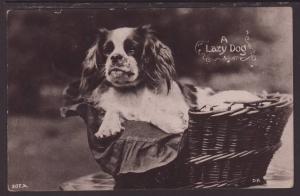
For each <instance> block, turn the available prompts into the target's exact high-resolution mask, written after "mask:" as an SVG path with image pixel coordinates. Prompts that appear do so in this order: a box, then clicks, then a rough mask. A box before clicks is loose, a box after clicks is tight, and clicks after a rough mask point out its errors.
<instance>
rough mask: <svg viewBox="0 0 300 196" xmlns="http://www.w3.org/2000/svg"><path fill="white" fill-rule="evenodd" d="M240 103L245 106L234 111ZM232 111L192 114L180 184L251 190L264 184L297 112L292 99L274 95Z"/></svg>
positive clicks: (282, 95)
mask: <svg viewBox="0 0 300 196" xmlns="http://www.w3.org/2000/svg"><path fill="white" fill-rule="evenodd" d="M234 104H242V105H243V107H240V108H239V109H235V110H231V108H230V107H231V106H233V105H234ZM230 107H229V108H228V110H227V111H214V110H213V108H211V110H210V111H208V112H207V111H202V110H201V109H192V110H190V112H189V116H190V121H189V128H188V130H187V132H186V145H185V149H184V151H183V152H182V159H183V160H184V161H183V165H184V166H183V168H184V169H183V172H182V173H181V174H179V178H180V179H182V180H181V181H180V182H179V183H180V186H184V187H185V186H186V187H191V188H210V187H245V186H251V185H256V184H264V183H265V180H264V179H263V177H264V176H265V175H266V171H267V168H268V166H269V163H270V162H271V159H272V157H273V155H274V153H275V151H276V150H277V149H278V148H279V147H280V146H281V142H280V138H281V135H282V132H283V129H284V126H285V124H286V123H287V120H288V118H289V116H290V114H291V112H292V97H291V96H289V95H284V94H269V95H268V96H267V97H265V99H262V100H260V101H256V102H250V103H231V105H230Z"/></svg>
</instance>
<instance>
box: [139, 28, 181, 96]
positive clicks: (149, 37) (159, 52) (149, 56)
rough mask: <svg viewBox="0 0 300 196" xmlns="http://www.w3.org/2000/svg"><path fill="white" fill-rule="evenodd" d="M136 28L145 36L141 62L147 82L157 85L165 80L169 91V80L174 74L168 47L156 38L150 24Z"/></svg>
mask: <svg viewBox="0 0 300 196" xmlns="http://www.w3.org/2000/svg"><path fill="white" fill-rule="evenodd" d="M137 30H138V32H139V33H141V34H142V35H144V38H145V45H144V50H143V53H142V64H143V71H144V74H145V77H146V79H147V80H148V84H151V85H152V86H153V87H158V86H159V85H161V84H162V82H164V81H165V82H166V84H167V88H168V92H169V90H170V88H171V82H172V80H174V79H175V76H176V72H175V67H174V59H173V55H172V52H171V50H170V48H169V47H168V46H166V45H165V44H163V43H162V42H161V41H160V40H159V39H157V37H156V36H155V35H154V31H153V30H152V29H151V26H150V25H145V26H142V27H139V28H138V29H137Z"/></svg>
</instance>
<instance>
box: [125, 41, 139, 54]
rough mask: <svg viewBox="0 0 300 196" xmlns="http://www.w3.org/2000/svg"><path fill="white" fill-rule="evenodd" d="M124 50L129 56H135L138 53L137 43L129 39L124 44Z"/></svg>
mask: <svg viewBox="0 0 300 196" xmlns="http://www.w3.org/2000/svg"><path fill="white" fill-rule="evenodd" d="M124 49H125V51H126V53H127V54H129V55H133V54H134V53H135V52H136V43H134V42H133V41H132V40H129V39H128V40H126V41H125V43H124Z"/></svg>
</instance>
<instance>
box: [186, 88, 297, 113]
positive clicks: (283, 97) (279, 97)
mask: <svg viewBox="0 0 300 196" xmlns="http://www.w3.org/2000/svg"><path fill="white" fill-rule="evenodd" d="M225 103H228V104H229V107H228V108H227V109H218V110H214V109H213V108H214V107H215V106H212V107H210V111H203V109H204V108H206V107H207V105H204V106H202V107H201V108H197V107H194V108H190V109H189V114H191V115H200V116H209V117H224V116H229V117H234V116H238V115H245V114H247V115H252V114H256V113H259V112H262V111H264V110H267V109H271V108H285V107H290V106H292V104H293V97H292V95H290V94H280V93H272V94H268V95H267V96H264V98H263V99H261V100H257V101H251V102H225ZM264 103H268V105H264ZM235 104H242V105H243V106H242V107H241V108H237V109H231V107H232V106H233V105H235Z"/></svg>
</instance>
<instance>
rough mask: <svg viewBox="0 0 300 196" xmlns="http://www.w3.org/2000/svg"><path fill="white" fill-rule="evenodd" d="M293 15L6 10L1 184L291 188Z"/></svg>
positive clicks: (225, 10) (266, 10) (12, 187)
mask: <svg viewBox="0 0 300 196" xmlns="http://www.w3.org/2000/svg"><path fill="white" fill-rule="evenodd" d="M292 15H293V9H292V8H291V7H210V8H209V7H207V8H193V7H185V8H184V7H181V8H180V7H176V8H175V7H174V8H162V7H160V8H158V7H157V8H155V7H151V8H150V7H148V8H147V7H144V8H142V7H122V8H120V7H119V8H116V7H111V8H110V7H106V8H97V9H96V8H80V9H79V8H76V9H75V8H70V9H67V8H55V9H54V8H51V9H43V8H40V9H9V10H7V12H6V19H7V69H8V120H7V124H8V125H7V156H8V157H7V166H8V168H7V172H8V177H7V178H8V179H7V180H8V184H7V187H8V190H9V191H13V192H15V191H16V192H19V191H20V192H21V191H82V190H85V191H102V190H124V189H148V190H153V189H204V188H206V189H209V188H244V189H269V188H292V187H293V185H294V165H293V163H294V157H293V154H294V148H293V146H294V144H293V141H294V137H293V131H294V130H293V39H292V38H293V25H292V24H293V20H292Z"/></svg>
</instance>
